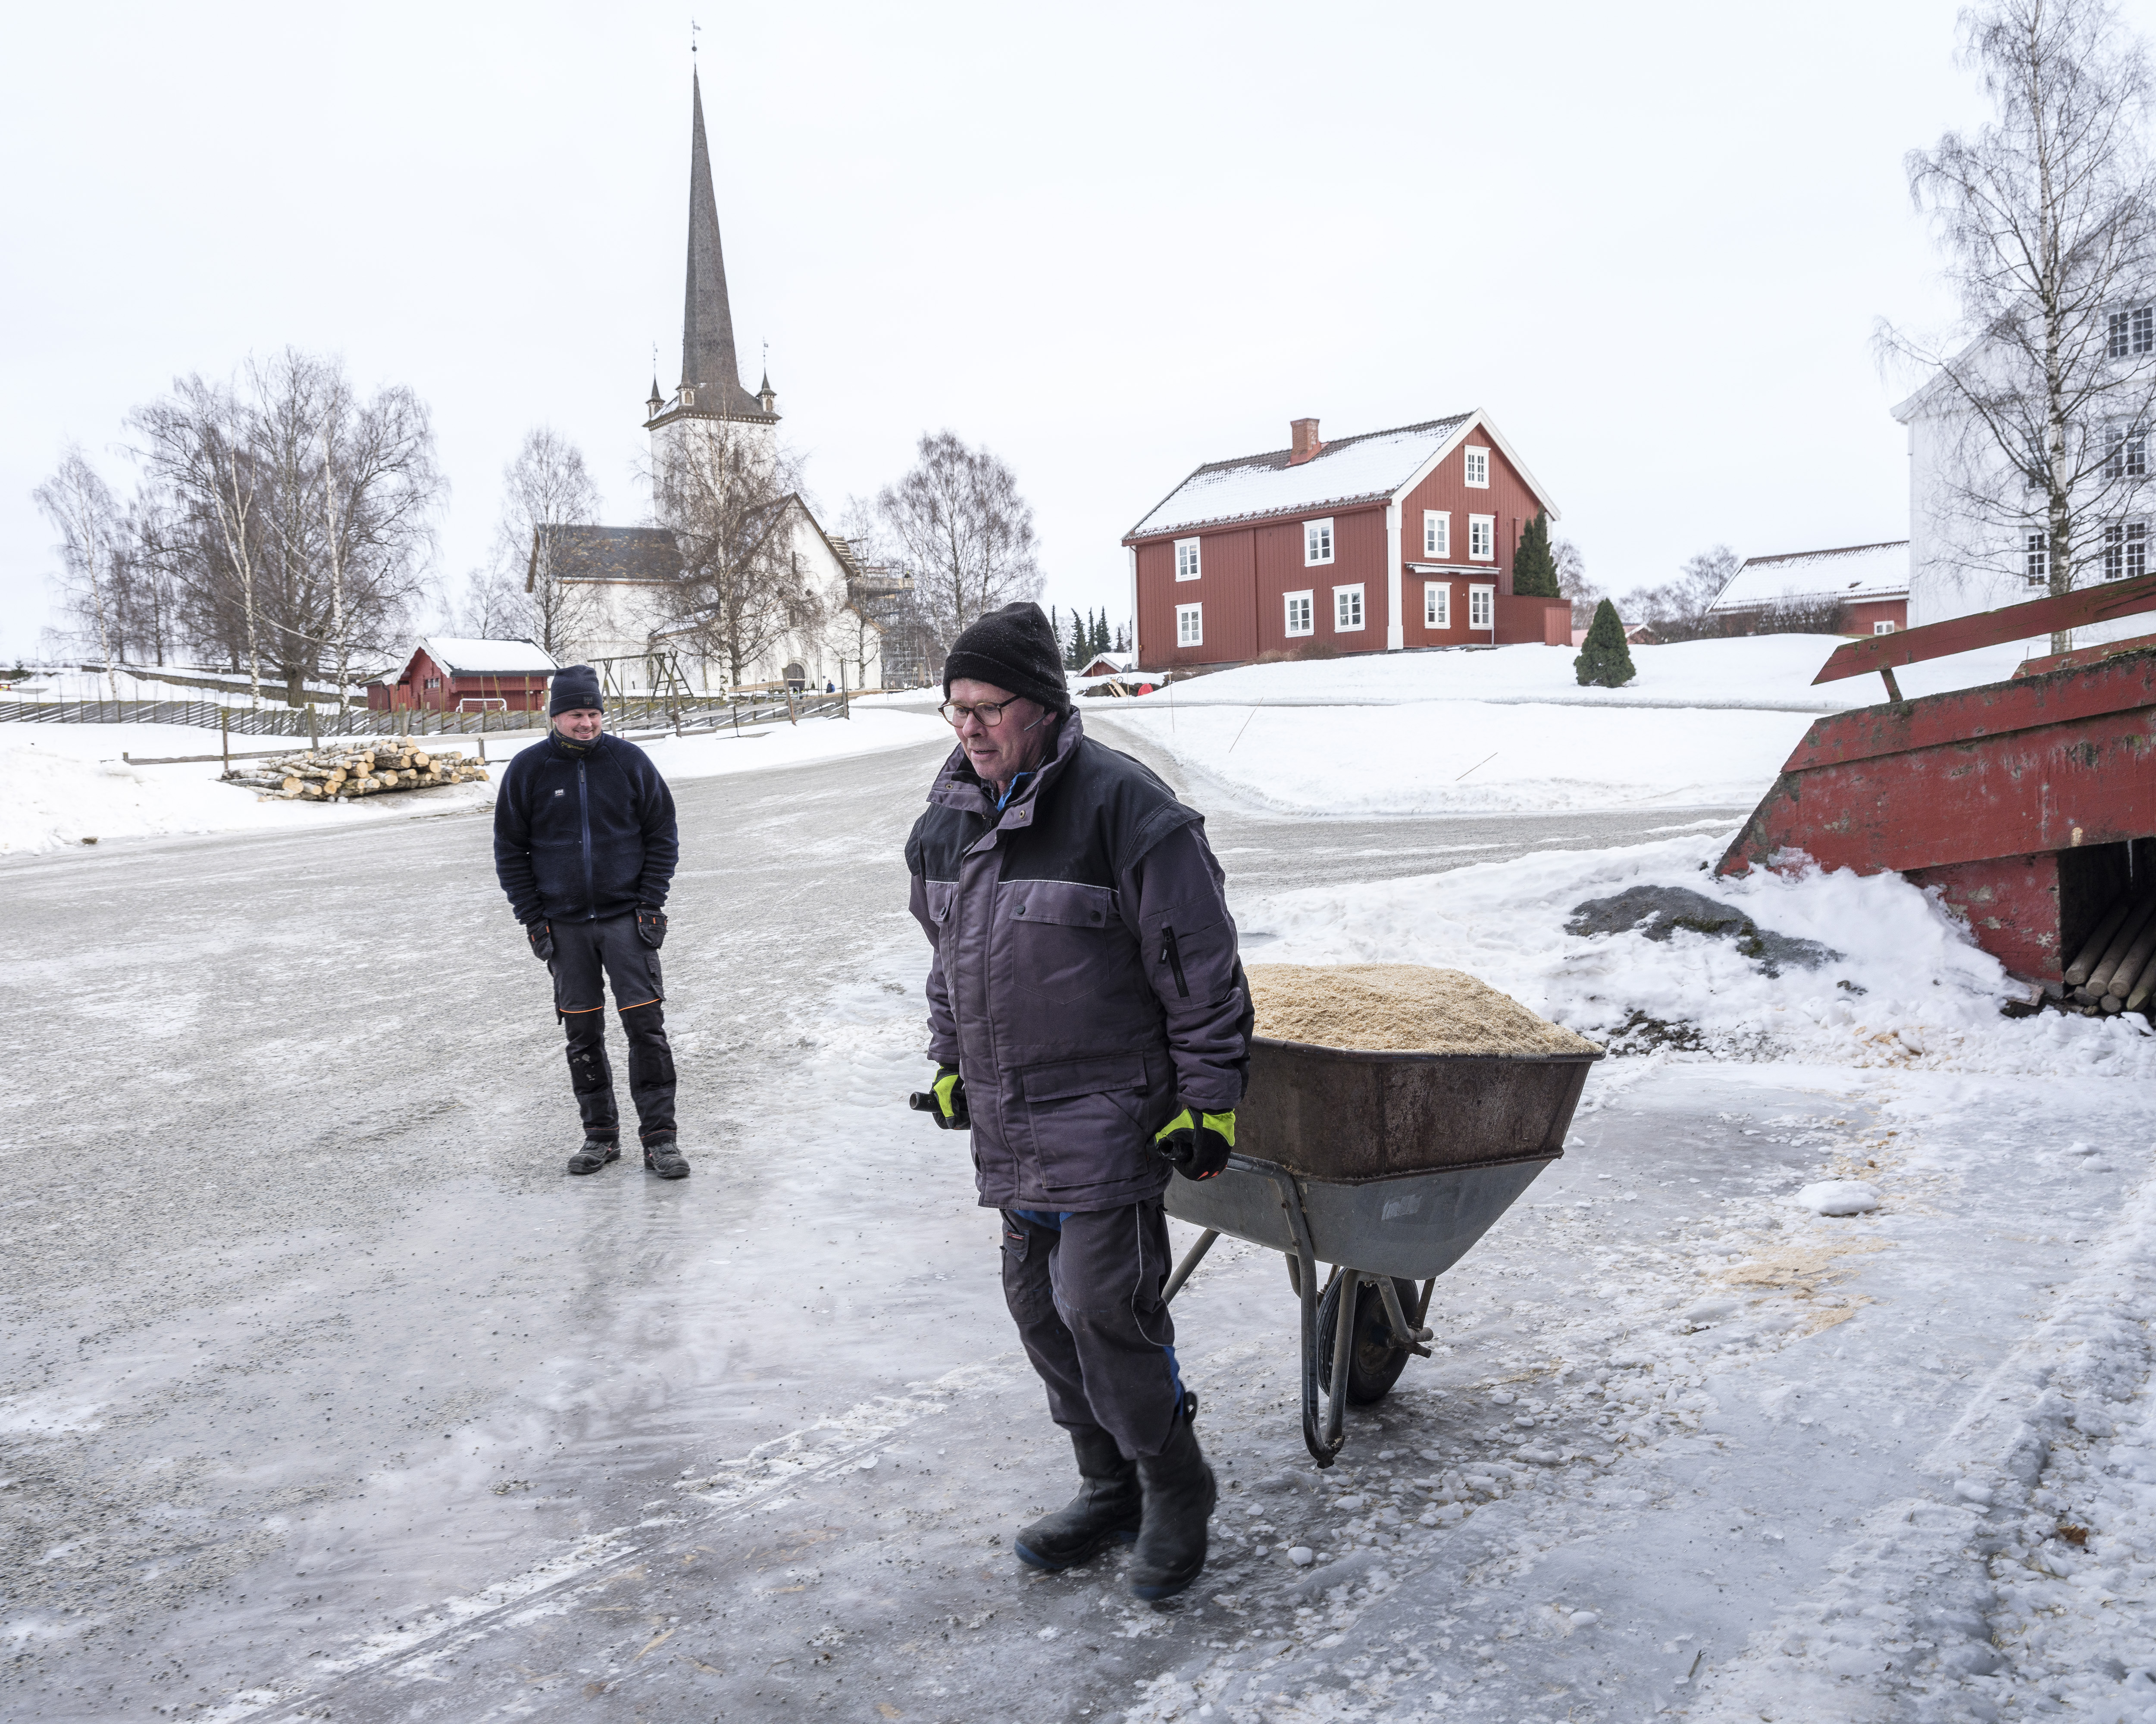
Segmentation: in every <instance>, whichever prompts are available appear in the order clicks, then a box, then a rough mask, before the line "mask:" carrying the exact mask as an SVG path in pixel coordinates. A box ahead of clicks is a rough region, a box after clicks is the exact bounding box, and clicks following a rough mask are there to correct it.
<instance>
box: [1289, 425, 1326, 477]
mask: <svg viewBox="0 0 2156 1724" xmlns="http://www.w3.org/2000/svg"><path fill="white" fill-rule="evenodd" d="M1287 433H1288V452H1287V464H1288V465H1289V466H1291V467H1300V466H1301V464H1303V463H1304V462H1305V461H1306V460H1308V459H1310V458H1311V457H1312V455H1314V454H1317V452H1318V451H1319V450H1320V449H1323V448H1324V447H1325V445H1324V444H1322V443H1320V442H1319V441H1318V440H1317V420H1315V419H1290V420H1289V421H1288V422H1287Z"/></svg>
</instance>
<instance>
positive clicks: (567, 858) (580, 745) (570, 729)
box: [494, 664, 689, 1179]
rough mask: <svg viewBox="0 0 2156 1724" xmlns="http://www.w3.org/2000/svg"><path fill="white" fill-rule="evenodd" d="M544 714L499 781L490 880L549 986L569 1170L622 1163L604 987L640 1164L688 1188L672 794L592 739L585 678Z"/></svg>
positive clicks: (619, 745) (568, 684)
mask: <svg viewBox="0 0 2156 1724" xmlns="http://www.w3.org/2000/svg"><path fill="white" fill-rule="evenodd" d="M547 715H548V724H547V740H546V741H543V742H535V743H534V744H532V746H531V747H529V748H526V749H524V750H522V751H521V752H519V753H518V754H517V755H516V757H514V758H513V759H511V762H509V767H508V770H507V771H506V772H503V773H502V775H501V788H500V791H499V793H497V794H496V795H495V803H494V871H495V875H496V876H497V877H498V878H499V879H500V881H501V890H503V891H504V892H505V893H506V894H507V895H508V897H509V907H510V909H511V911H512V912H514V914H515V915H516V919H517V921H520V922H521V923H522V924H523V925H524V932H525V935H526V938H528V939H529V940H530V941H531V950H532V953H533V955H534V956H536V957H538V958H539V959H540V961H541V962H543V963H544V964H545V965H546V966H547V969H548V971H549V972H552V976H553V977H554V1012H555V1015H556V1016H557V1018H559V1019H560V1020H561V1022H562V1025H563V1026H564V1027H565V1028H566V1029H567V1032H568V1039H569V1085H570V1088H571V1089H572V1090H574V1092H575V1094H576V1097H577V1111H578V1112H580V1113H581V1114H582V1115H583V1123H584V1141H583V1147H580V1148H579V1149H578V1150H577V1152H576V1153H575V1154H574V1155H572V1156H571V1157H569V1167H568V1171H569V1172H572V1173H595V1172H598V1170H599V1169H600V1168H601V1167H604V1166H606V1164H607V1163H608V1162H614V1161H619V1160H620V1159H621V1122H620V1116H619V1114H618V1113H617V1112H616V1111H615V1108H614V1096H613V1067H612V1066H611V1065H608V1061H607V1050H606V995H605V993H604V992H603V990H602V986H601V977H602V976H603V977H604V981H605V983H606V985H607V986H610V987H611V988H613V1003H614V1008H615V1010H617V1011H618V1012H619V1013H620V1014H621V1027H622V1032H623V1034H624V1035H626V1036H627V1037H628V1038H629V1099H630V1100H631V1101H634V1103H635V1104H636V1124H637V1135H638V1137H639V1139H640V1140H641V1141H642V1142H643V1145H644V1166H645V1167H648V1168H649V1169H650V1170H651V1172H654V1173H656V1174H657V1175H658V1176H659V1177H660V1178H661V1179H685V1178H687V1177H688V1173H689V1163H688V1162H686V1161H685V1159H683V1157H682V1155H681V1150H680V1142H679V1141H678V1137H677V1134H676V1131H675V1123H674V1052H673V1049H672V1048H671V1047H670V1045H669V1044H668V1042H667V1039H666V1012H665V996H666V989H665V983H664V981H663V979H662V977H661V976H660V967H659V948H660V946H661V945H662V944H664V943H665V939H666V908H665V906H666V891H667V888H668V886H669V885H670V884H671V882H672V880H673V879H674V868H675V863H676V862H677V861H679V860H680V854H681V843H680V834H679V833H678V831H677V830H676V829H675V821H674V796H673V793H672V792H671V791H670V790H668V789H667V788H666V781H665V779H664V778H662V777H660V775H659V769H658V768H657V767H654V766H653V765H652V763H651V760H650V757H649V756H648V755H646V754H645V753H644V751H643V750H642V749H641V748H639V747H637V746H636V745H635V744H634V743H633V742H629V741H624V739H623V738H621V737H619V736H607V735H605V734H603V726H604V723H605V716H606V703H605V702H604V700H603V699H602V698H601V697H600V694H599V680H598V673H597V672H596V671H594V670H593V669H592V667H591V666H590V665H588V664H572V665H569V666H567V668H566V669H564V670H559V671H557V672H556V673H555V676H554V685H553V692H552V695H551V696H550V698H549V699H548V701H547Z"/></svg>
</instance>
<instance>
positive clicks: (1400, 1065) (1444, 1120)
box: [1165, 1036, 1602, 1466]
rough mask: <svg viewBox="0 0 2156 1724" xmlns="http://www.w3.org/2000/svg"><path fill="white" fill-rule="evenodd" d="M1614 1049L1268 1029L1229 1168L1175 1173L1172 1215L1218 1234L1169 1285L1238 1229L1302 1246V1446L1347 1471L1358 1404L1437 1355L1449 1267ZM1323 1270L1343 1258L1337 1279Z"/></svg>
mask: <svg viewBox="0 0 2156 1724" xmlns="http://www.w3.org/2000/svg"><path fill="white" fill-rule="evenodd" d="M1601 1057H1602V1055H1601V1054H1600V1053H1599V1051H1598V1052H1595V1053H1591V1054H1527V1055H1488V1054H1379V1053H1367V1052H1360V1051H1357V1050H1354V1049H1341V1048H1322V1047H1316V1046H1312V1045H1311V1044H1307V1043H1302V1042H1283V1041H1275V1040H1271V1039H1268V1038H1265V1037H1262V1036H1260V1037H1258V1038H1256V1039H1254V1040H1253V1041H1252V1042H1251V1044H1250V1088H1249V1090H1248V1091H1247V1092H1246V1093H1245V1095H1244V1097H1243V1101H1242V1103H1241V1105H1240V1106H1239V1107H1238V1108H1237V1109H1236V1122H1237V1124H1236V1148H1235V1152H1234V1153H1232V1154H1231V1155H1230V1156H1229V1157H1228V1165H1227V1167H1226V1168H1225V1169H1224V1171H1223V1172H1220V1173H1219V1175H1217V1176H1216V1177H1215V1178H1211V1179H1206V1180H1193V1179H1183V1178H1175V1179H1172V1180H1170V1181H1169V1182H1168V1192H1167V1194H1166V1201H1167V1205H1168V1213H1169V1214H1171V1215H1173V1216H1174V1217H1175V1218H1176V1219H1178V1220H1179V1221H1187V1222H1189V1223H1191V1224H1193V1225H1194V1226H1197V1227H1200V1228H1203V1229H1204V1233H1202V1234H1200V1235H1199V1239H1198V1242H1197V1243H1196V1244H1193V1246H1192V1247H1191V1248H1190V1249H1189V1250H1188V1252H1187V1253H1186V1254H1185V1255H1184V1256H1183V1260H1182V1261H1181V1262H1180V1263H1178V1265H1176V1267H1175V1271H1174V1273H1173V1275H1170V1276H1169V1277H1168V1285H1167V1288H1166V1290H1165V1296H1166V1297H1167V1298H1168V1299H1171V1300H1172V1299H1173V1298H1174V1297H1175V1296H1176V1294H1177V1293H1178V1292H1179V1291H1181V1290H1182V1289H1183V1285H1184V1284H1185V1283H1186V1282H1187V1281H1188V1280H1189V1279H1190V1277H1191V1275H1192V1273H1193V1271H1194V1270H1196V1269H1197V1267H1198V1265H1199V1264H1200V1263H1201V1262H1203V1261H1204V1258H1205V1254H1206V1253H1207V1252H1208V1251H1209V1250H1211V1249H1212V1248H1213V1242H1214V1240H1215V1239H1219V1237H1220V1235H1221V1234H1229V1235H1230V1236H1231V1237H1233V1238H1235V1239H1247V1240H1249V1241H1250V1243H1251V1244H1255V1245H1263V1246H1266V1247H1268V1248H1270V1249H1273V1250H1276V1251H1279V1252H1281V1253H1282V1254H1283V1255H1285V1256H1286V1259H1287V1270H1288V1279H1289V1281H1290V1282H1291V1285H1293V1286H1294V1289H1295V1291H1296V1296H1297V1298H1298V1299H1299V1300H1300V1301H1301V1306H1302V1439H1303V1442H1304V1444H1306V1446H1307V1447H1308V1448H1309V1449H1310V1454H1311V1458H1312V1460H1315V1461H1316V1462H1317V1464H1318V1465H1320V1466H1330V1465H1332V1461H1333V1458H1334V1457H1335V1456H1336V1455H1338V1454H1339V1452H1340V1449H1341V1447H1342V1444H1344V1443H1345V1442H1346V1441H1347V1403H1349V1402H1351V1401H1353V1402H1356V1403H1363V1404H1368V1403H1371V1402H1373V1401H1378V1400H1381V1399H1383V1397H1384V1396H1385V1394H1386V1393H1387V1392H1388V1391H1389V1389H1390V1388H1392V1386H1393V1384H1394V1382H1396V1381H1397V1380H1398V1379H1399V1374H1400V1373H1401V1371H1402V1370H1403V1369H1404V1368H1405V1367H1406V1365H1407V1362H1408V1359H1409V1356H1410V1355H1414V1354H1420V1355H1421V1356H1422V1357H1424V1358H1428V1357H1430V1348H1429V1347H1428V1346H1427V1344H1426V1343H1427V1342H1429V1341H1430V1335H1431V1331H1430V1330H1429V1329H1428V1328H1426V1327H1424V1320H1425V1319H1426V1318H1427V1317H1428V1316H1429V1314H1430V1295H1431V1294H1432V1293H1433V1292H1434V1291H1435V1289H1436V1286H1437V1278H1438V1277H1439V1276H1440V1275H1443V1274H1444V1273H1445V1270H1448V1269H1450V1268H1451V1267H1452V1265H1454V1264H1455V1263H1457V1262H1459V1260H1460V1259H1461V1258H1462V1257H1464V1256H1466V1255H1467V1252H1468V1250H1469V1249H1470V1248H1471V1247H1472V1246H1473V1245H1474V1244H1475V1242H1476V1240H1477V1239H1481V1237H1482V1235H1483V1234H1486V1233H1487V1232H1488V1231H1489V1230H1490V1228H1491V1225H1492V1224H1494V1223H1495V1222H1496V1219H1497V1218H1498V1217H1499V1216H1501V1215H1502V1214H1503V1213H1505V1211H1506V1210H1507V1209H1508V1208H1511V1207H1512V1204H1513V1203H1514V1202H1515V1201H1516V1200H1517V1198H1519V1195H1520V1193H1522V1192H1523V1191H1525V1190H1526V1189H1527V1188H1528V1186H1530V1185H1532V1183H1534V1180H1535V1176H1536V1175H1537V1174H1538V1173H1540V1172H1542V1171H1543V1168H1545V1167H1548V1165H1549V1164H1550V1163H1551V1162H1553V1161H1556V1160H1558V1158H1559V1157H1562V1156H1563V1153H1564V1137H1565V1133H1566V1132H1567V1131H1568V1130H1569V1129H1570V1128H1571V1126H1572V1115H1573V1109H1574V1108H1576V1107H1577V1106H1578V1105H1579V1095H1580V1091H1581V1090H1582V1089H1584V1087H1585V1085H1586V1083H1587V1068H1588V1067H1589V1065H1593V1064H1594V1062H1595V1061H1596V1060H1599V1059H1600V1058H1601ZM1321 1263H1323V1264H1327V1265H1332V1270H1331V1274H1330V1275H1329V1276H1328V1277H1327V1279H1326V1280H1323V1281H1322V1282H1321V1281H1320V1280H1319V1278H1318V1273H1317V1266H1318V1265H1319V1264H1321ZM1417 1282H1420V1283H1421V1285H1420V1286H1419V1287H1418V1286H1417V1285H1415V1284H1416V1283H1417ZM1321 1388H1322V1390H1323V1406H1322V1412H1321V1406H1320V1389H1321Z"/></svg>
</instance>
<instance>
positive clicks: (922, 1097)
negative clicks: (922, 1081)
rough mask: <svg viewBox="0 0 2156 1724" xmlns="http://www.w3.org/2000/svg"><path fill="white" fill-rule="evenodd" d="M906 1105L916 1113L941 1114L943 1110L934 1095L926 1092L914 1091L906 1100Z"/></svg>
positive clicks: (928, 1091)
mask: <svg viewBox="0 0 2156 1724" xmlns="http://www.w3.org/2000/svg"><path fill="white" fill-rule="evenodd" d="M906 1106H908V1107H910V1108H911V1109H912V1110H913V1111H915V1112H916V1113H941V1112H942V1111H943V1110H942V1106H941V1105H940V1104H939V1103H938V1102H937V1100H936V1097H935V1095H934V1094H933V1093H932V1091H930V1090H914V1091H913V1092H912V1093H911V1095H908V1096H907V1097H906Z"/></svg>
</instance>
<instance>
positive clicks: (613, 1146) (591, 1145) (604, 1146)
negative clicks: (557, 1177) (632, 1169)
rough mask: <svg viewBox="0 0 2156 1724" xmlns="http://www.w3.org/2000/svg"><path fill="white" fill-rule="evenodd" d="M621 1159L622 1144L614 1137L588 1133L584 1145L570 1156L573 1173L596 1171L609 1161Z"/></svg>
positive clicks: (570, 1168) (570, 1169)
mask: <svg viewBox="0 0 2156 1724" xmlns="http://www.w3.org/2000/svg"><path fill="white" fill-rule="evenodd" d="M620 1159H621V1145H620V1143H619V1142H618V1141H617V1140H616V1139H614V1138H612V1137H593V1136H591V1135H590V1134H589V1133H587V1134H586V1135H585V1137H584V1147H583V1148H582V1149H580V1150H578V1151H577V1152H576V1153H575V1154H574V1155H572V1156H571V1157H569V1171H570V1172H572V1173H596V1172H598V1170H599V1169H600V1168H602V1167H604V1166H606V1164H607V1163H608V1162H618V1161H619V1160H620Z"/></svg>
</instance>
